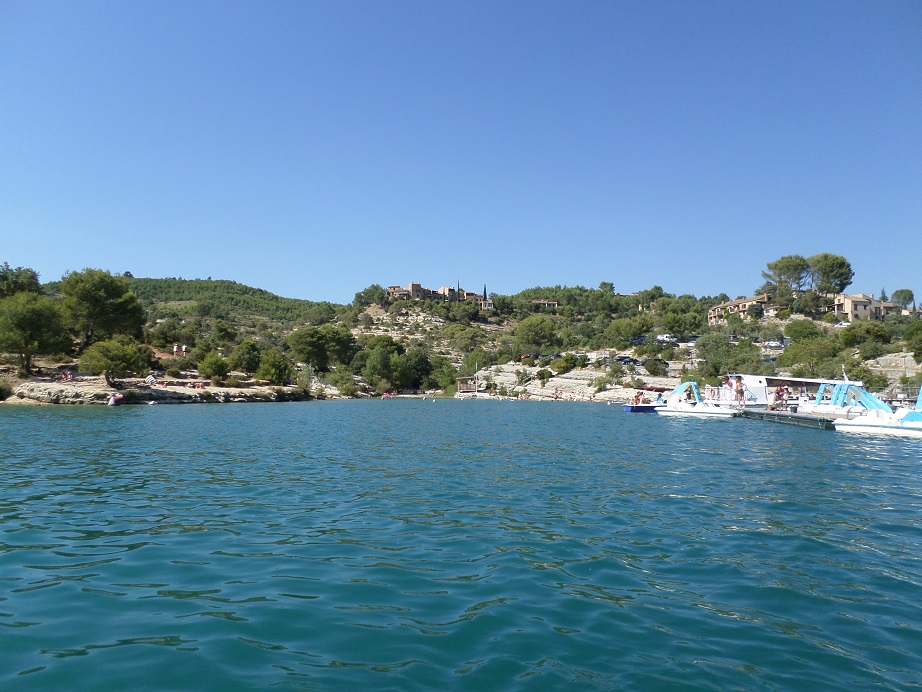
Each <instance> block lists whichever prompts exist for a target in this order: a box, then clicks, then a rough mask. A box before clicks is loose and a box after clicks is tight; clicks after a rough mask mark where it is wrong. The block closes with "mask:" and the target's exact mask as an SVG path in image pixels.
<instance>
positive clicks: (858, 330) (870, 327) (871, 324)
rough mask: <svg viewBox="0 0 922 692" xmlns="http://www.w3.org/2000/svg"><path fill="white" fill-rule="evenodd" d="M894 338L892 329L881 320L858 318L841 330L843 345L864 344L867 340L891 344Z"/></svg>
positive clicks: (840, 339)
mask: <svg viewBox="0 0 922 692" xmlns="http://www.w3.org/2000/svg"><path fill="white" fill-rule="evenodd" d="M891 338H892V334H891V332H890V329H889V328H888V327H887V326H886V325H884V324H883V323H881V322H876V321H874V320H858V321H857V322H852V323H851V324H850V325H848V326H847V327H846V328H845V329H843V330H842V331H840V332H839V341H841V342H842V345H843V346H847V347H852V346H857V345H858V344H863V343H864V342H865V341H877V342H878V343H881V344H889V343H890V340H891Z"/></svg>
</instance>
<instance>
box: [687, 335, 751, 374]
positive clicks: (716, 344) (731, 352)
mask: <svg viewBox="0 0 922 692" xmlns="http://www.w3.org/2000/svg"><path fill="white" fill-rule="evenodd" d="M695 350H696V351H697V353H698V359H699V360H698V372H700V373H701V374H702V375H703V376H704V377H708V378H713V377H718V376H720V375H726V374H727V373H730V372H758V370H759V367H760V366H761V364H762V354H761V353H760V351H759V348H758V347H757V346H753V345H752V343H750V342H748V341H743V342H740V343H738V344H732V343H730V340H729V339H728V338H727V335H726V334H721V333H720V332H712V333H710V334H705V335H704V336H702V337H701V338H700V339H698V341H696V342H695Z"/></svg>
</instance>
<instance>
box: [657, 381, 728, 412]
mask: <svg viewBox="0 0 922 692" xmlns="http://www.w3.org/2000/svg"><path fill="white" fill-rule="evenodd" d="M656 412H657V413H659V414H660V415H663V416H709V417H711V418H732V417H733V416H735V415H736V410H734V409H732V408H730V407H728V406H720V405H718V404H716V403H714V402H712V401H706V400H705V399H704V398H703V397H702V396H701V391H700V390H699V389H698V384H697V383H695V382H683V383H682V384H680V385H679V386H678V387H676V388H675V389H673V390H672V391H671V392H669V394H668V395H667V396H666V403H665V405H663V406H660V407H658V408H657V409H656Z"/></svg>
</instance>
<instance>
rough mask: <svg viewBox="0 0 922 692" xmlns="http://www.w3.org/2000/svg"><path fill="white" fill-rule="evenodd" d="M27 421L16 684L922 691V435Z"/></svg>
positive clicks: (7, 641) (504, 423)
mask: <svg viewBox="0 0 922 692" xmlns="http://www.w3.org/2000/svg"><path fill="white" fill-rule="evenodd" d="M0 426H2V428H0V429H2V434H3V440H4V443H5V444H4V446H3V451H2V452H0V471H2V473H0V487H2V493H0V625H2V626H3V628H2V629H0V632H5V634H4V635H3V645H4V651H5V652H6V654H5V656H4V657H2V658H0V661H2V662H0V682H2V684H3V686H4V687H5V688H15V687H20V688H34V687H46V688H47V687H57V686H61V687H65V686H68V687H70V686H74V685H75V684H76V686H79V687H86V688H90V687H92V688H94V689H97V688H98V689H107V688H108V689H123V688H125V687H128V686H136V685H137V684H138V682H139V681H144V684H143V685H142V686H146V687H151V688H189V687H196V688H215V689H217V688H222V689H224V688H228V687H230V688H247V687H266V686H270V685H278V684H281V685H285V686H288V687H296V688H297V687H306V688H309V689H326V688H329V687H358V686H362V685H365V686H369V687H373V688H375V689H381V688H385V689H386V688H392V689H406V688H417V689H422V688H426V689H429V688H442V687H446V686H449V685H451V686H456V687H457V686H460V687H462V688H468V689H482V688H504V689H505V688H535V689H548V688H574V689H576V688H578V689H584V688H586V687H602V688H610V687H615V686H618V687H622V686H626V687H641V688H648V687H674V686H692V687H721V688H723V687H736V688H742V687H752V686H756V685H769V686H774V687H795V688H796V687H804V686H806V685H807V684H809V685H810V686H811V687H816V686H826V687H843V686H846V685H849V686H850V685H855V684H857V685H861V686H865V685H871V684H880V685H884V686H887V687H904V686H908V685H911V684H919V683H920V682H922V680H920V676H919V673H918V671H920V670H922V655H920V654H919V652H920V651H922V641H920V639H922V635H920V634H919V633H920V632H922V606H920V603H922V587H920V584H922V570H920V568H919V564H920V563H919V560H918V546H919V545H922V541H920V539H922V530H920V520H922V513H920V509H922V487H920V480H919V473H918V471H919V468H918V464H919V458H920V457H922V454H920V452H922V443H919V442H918V441H913V440H874V441H871V440H865V439H856V438H858V437H860V436H839V435H837V434H835V433H833V432H828V431H817V430H801V429H796V428H794V429H789V428H787V427H785V426H777V425H770V424H763V423H758V422H753V421H737V420H724V421H695V420H679V419H666V420H664V419H661V418H657V417H655V416H636V415H634V416H632V415H629V414H623V413H622V412H621V411H620V410H616V408H615V407H605V406H599V405H580V404H551V403H524V402H522V403H511V402H455V401H437V402H432V401H389V402H385V401H371V402H328V403H316V404H280V405H274V404H265V405H251V406H236V407H235V406H194V407H192V406H188V407H180V406H175V407H170V406H159V407H123V408H120V409H104V410H99V409H80V408H67V409H65V408H53V407H44V408H41V409H29V410H21V409H9V408H8V409H2V410H0ZM844 438H847V439H844Z"/></svg>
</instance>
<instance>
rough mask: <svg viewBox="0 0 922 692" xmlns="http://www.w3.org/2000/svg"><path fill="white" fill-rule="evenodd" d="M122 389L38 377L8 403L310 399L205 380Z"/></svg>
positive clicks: (126, 384) (287, 390)
mask: <svg viewBox="0 0 922 692" xmlns="http://www.w3.org/2000/svg"><path fill="white" fill-rule="evenodd" d="M118 384H119V385H120V388H119V389H115V388H113V387H110V386H109V385H107V384H106V381H105V379H103V378H102V377H96V376H78V377H77V378H76V379H75V380H73V381H68V382H55V381H52V380H50V379H46V378H35V379H31V380H28V381H26V382H23V383H21V384H19V385H18V386H17V387H16V388H15V389H14V390H13V393H12V395H11V396H10V397H9V398H7V399H6V400H5V401H3V402H0V403H5V404H13V405H15V404H25V405H29V404H32V405H44V404H70V405H103V406H105V405H106V404H108V403H109V399H110V397H112V396H113V395H121V403H122V404H152V403H153V404H204V403H256V402H271V401H292V400H299V399H306V398H310V397H306V396H304V395H303V394H301V393H300V392H299V391H298V390H296V389H295V388H293V387H270V386H268V385H266V386H263V385H255V386H250V387H217V386H214V385H213V384H212V383H210V382H206V381H204V380H197V381H193V380H189V381H175V382H173V381H171V382H168V383H160V384H157V385H153V386H151V385H148V384H147V383H146V382H145V381H144V380H142V379H136V378H130V379H124V380H119V383H118Z"/></svg>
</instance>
